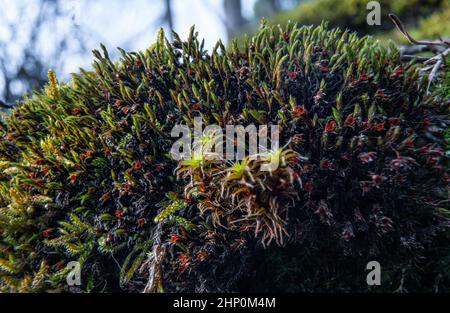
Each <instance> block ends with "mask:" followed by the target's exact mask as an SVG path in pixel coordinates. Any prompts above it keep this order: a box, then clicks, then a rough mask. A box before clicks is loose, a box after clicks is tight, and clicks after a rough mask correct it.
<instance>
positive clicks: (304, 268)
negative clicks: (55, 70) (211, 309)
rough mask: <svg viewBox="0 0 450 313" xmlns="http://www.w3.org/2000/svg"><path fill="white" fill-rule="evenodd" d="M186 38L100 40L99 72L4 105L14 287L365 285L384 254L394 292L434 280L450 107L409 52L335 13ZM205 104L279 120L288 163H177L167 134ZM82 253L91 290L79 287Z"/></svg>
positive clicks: (3, 186)
mask: <svg viewBox="0 0 450 313" xmlns="http://www.w3.org/2000/svg"><path fill="white" fill-rule="evenodd" d="M174 37H175V40H174V42H173V43H170V42H168V41H167V40H166V39H165V37H164V34H163V32H160V34H159V35H158V40H157V43H156V44H155V45H153V46H152V48H150V49H148V50H147V51H144V52H139V53H125V52H124V51H122V59H121V60H120V62H113V61H111V60H110V59H109V57H108V52H107V51H106V49H104V47H102V53H100V52H99V51H94V55H95V57H96V61H95V62H94V63H93V70H92V71H84V70H82V71H81V73H80V74H75V75H74V76H73V79H72V82H71V83H70V84H58V85H57V86H56V85H55V84H56V78H55V77H54V76H50V78H51V82H50V85H49V86H48V87H46V88H45V89H44V90H43V91H42V92H40V93H38V94H36V95H34V96H33V97H31V98H29V99H26V100H25V101H24V102H23V103H21V104H20V105H18V106H17V107H16V108H15V109H14V110H13V111H12V113H11V114H10V115H9V116H6V117H4V119H3V121H2V123H1V136H2V141H1V143H0V168H1V176H0V207H1V209H0V286H1V288H2V290H4V291H40V290H60V291H61V290H65V291H119V290H122V291H142V290H143V289H144V287H145V286H146V289H147V290H150V291H162V290H165V291H233V290H254V289H255V288H256V289H258V290H265V289H267V288H270V287H269V286H274V288H275V289H277V290H278V289H280V290H281V291H288V290H292V285H291V284H285V285H283V284H282V283H281V282H280V279H282V277H284V276H283V275H289V273H291V274H292V276H291V277H293V278H295V279H298V278H299V277H300V278H301V277H304V279H303V278H301V279H302V280H301V286H302V287H301V289H302V290H311V291H314V290H327V291H341V290H354V291H361V290H363V291H364V290H367V286H366V285H365V283H364V282H365V277H362V276H361V275H360V273H361V272H363V271H364V269H365V265H366V264H367V262H368V261H370V260H373V259H375V260H377V261H379V262H380V263H381V264H382V265H383V269H385V270H386V272H385V273H390V274H389V275H391V276H390V278H391V283H390V284H386V285H384V286H383V288H385V290H386V291H389V290H393V288H394V285H395V284H396V283H399V281H400V278H402V280H403V281H405V284H407V285H408V286H406V287H407V288H409V287H411V289H410V290H425V289H427V288H430V289H431V288H434V287H435V286H432V285H433V283H434V278H435V277H436V276H437V275H438V274H441V276H443V274H442V271H441V270H440V268H439V267H437V266H435V265H436V264H437V263H439V262H438V261H441V258H440V256H441V255H442V253H444V252H442V251H443V250H442V248H441V247H442V246H444V247H446V246H447V245H448V240H446V239H445V238H444V239H443V238H442V236H443V235H442V234H443V231H444V230H445V225H446V224H447V223H448V216H447V215H446V214H447V213H448V211H447V210H448V206H447V204H446V202H445V199H446V198H447V194H446V191H445V187H446V182H447V180H448V176H447V173H446V172H447V169H446V167H445V162H446V156H445V155H444V153H443V149H444V145H445V139H444V131H445V129H446V128H447V123H448V121H447V119H446V117H445V116H447V113H448V103H446V102H445V101H444V99H443V98H442V96H439V95H432V96H427V95H426V94H425V89H426V85H427V84H426V79H424V78H423V77H421V76H420V75H419V72H418V71H417V68H416V66H415V65H414V64H412V63H408V64H405V63H402V62H401V61H400V56H399V52H398V51H397V50H396V49H395V47H391V48H390V49H389V50H387V49H385V48H383V47H381V46H379V45H378V44H377V43H376V42H374V41H373V40H372V39H370V38H366V37H363V38H358V37H357V35H356V34H353V33H349V32H342V31H340V30H339V29H332V30H328V29H327V27H326V26H325V25H322V26H320V27H316V28H313V27H297V26H296V25H294V24H287V25H286V26H285V27H284V28H276V27H268V26H264V25H263V26H262V27H261V29H260V31H259V32H258V33H257V34H256V35H255V37H253V38H252V39H251V40H249V41H247V42H246V43H245V45H244V48H242V49H238V48H237V47H236V45H234V46H232V47H231V48H230V49H228V50H227V49H226V48H225V47H224V46H223V45H222V44H221V43H220V42H219V43H218V44H217V46H216V47H215V48H214V49H213V51H212V52H211V53H208V52H207V51H206V50H205V49H204V48H203V43H202V42H200V41H199V40H198V39H197V33H195V32H194V30H193V29H192V30H191V32H190V35H189V38H188V39H187V40H185V41H183V40H181V39H180V38H179V37H178V36H177V35H176V34H175V35H174ZM196 116H200V117H201V118H202V120H203V122H204V123H205V124H212V123H215V124H218V125H220V126H221V127H225V125H227V124H242V125H244V126H245V125H248V124H251V123H254V124H277V125H279V126H280V144H281V146H284V145H286V146H285V148H283V149H278V150H275V151H272V154H271V158H278V159H279V160H280V161H281V162H280V166H279V168H277V169H276V170H273V171H270V172H264V173H262V172H261V171H260V167H261V166H262V165H263V164H264V161H261V160H250V159H249V160H247V159H246V160H243V161H242V162H238V163H236V164H234V165H230V164H228V163H226V162H208V161H207V160H205V159H204V158H201V161H200V162H197V160H194V161H195V162H194V161H192V162H190V161H184V162H180V163H177V162H175V161H174V160H172V159H171V157H170V155H169V154H168V153H169V151H170V148H171V146H172V144H173V142H174V140H175V139H174V138H171V136H170V132H171V130H172V128H173V126H174V125H176V124H179V123H186V124H187V125H188V126H192V124H193V119H194V117H196ZM264 246H265V247H269V249H267V250H266V249H264V248H263V247H264ZM445 251H448V250H445ZM149 255H150V258H149ZM324 255H327V256H328V257H324ZM265 260H267V262H266V261H265ZM273 260H281V261H283V260H288V261H286V262H284V263H282V264H280V263H278V262H273ZM70 261H79V262H80V264H81V266H82V285H81V286H80V287H68V286H67V285H66V281H65V275H66V274H67V272H68V270H67V269H66V268H65V267H66V264H68V262H70ZM346 264H347V265H348V264H351V266H350V267H349V266H346ZM291 265H295V267H294V268H292V267H291ZM315 265H316V266H315ZM274 267H275V268H274ZM270 268H272V269H273V271H272V270H270ZM267 269H269V270H267ZM262 270H264V273H274V275H268V276H267V277H265V279H264V280H263V279H261V275H262V272H261V271H262ZM149 273H150V275H151V277H150V281H149V283H148V284H147V281H148V280H149V277H148V275H149ZM280 273H283V275H280ZM399 273H400V274H399ZM402 273H403V275H404V276H406V278H405V279H403V278H404V277H399V275H401V274H402ZM275 274H276V275H275ZM444 276H445V275H444ZM338 277H346V279H343V280H338V279H337V278H338ZM446 279H447V278H443V279H441V280H440V281H439V288H441V289H442V288H444V289H445V288H448V286H449V285H448V281H447V280H446ZM246 281H252V282H255V284H252V286H249V285H248V284H246V283H245V282H246ZM256 282H258V284H256ZM296 282H297V280H294V281H293V282H292V283H293V284H295V283H296ZM333 282H337V283H333ZM255 286H256V287H255ZM280 286H285V288H283V287H280ZM433 290H434V289H433Z"/></svg>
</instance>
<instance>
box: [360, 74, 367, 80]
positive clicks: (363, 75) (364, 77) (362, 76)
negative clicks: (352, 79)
mask: <svg viewBox="0 0 450 313" xmlns="http://www.w3.org/2000/svg"><path fill="white" fill-rule="evenodd" d="M359 80H360V81H367V80H369V76H368V75H367V74H361V76H359Z"/></svg>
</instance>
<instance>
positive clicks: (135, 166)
mask: <svg viewBox="0 0 450 313" xmlns="http://www.w3.org/2000/svg"><path fill="white" fill-rule="evenodd" d="M133 168H134V169H136V170H139V169H141V168H142V163H141V162H139V161H135V162H133Z"/></svg>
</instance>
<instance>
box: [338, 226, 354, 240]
mask: <svg viewBox="0 0 450 313" xmlns="http://www.w3.org/2000/svg"><path fill="white" fill-rule="evenodd" d="M341 236H342V239H344V240H345V241H349V240H350V238H351V237H353V236H354V235H353V231H352V230H351V228H349V227H346V228H345V229H344V230H343V231H342V234H341Z"/></svg>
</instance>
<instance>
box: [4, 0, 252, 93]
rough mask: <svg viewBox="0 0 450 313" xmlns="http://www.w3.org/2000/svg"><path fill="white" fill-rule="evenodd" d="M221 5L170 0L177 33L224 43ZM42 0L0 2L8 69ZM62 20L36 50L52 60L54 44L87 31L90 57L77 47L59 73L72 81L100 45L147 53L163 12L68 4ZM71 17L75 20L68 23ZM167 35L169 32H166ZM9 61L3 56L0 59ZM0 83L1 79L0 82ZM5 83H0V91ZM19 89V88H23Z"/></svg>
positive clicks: (159, 6) (248, 10) (117, 3)
mask: <svg viewBox="0 0 450 313" xmlns="http://www.w3.org/2000/svg"><path fill="white" fill-rule="evenodd" d="M222 2H223V0H172V7H173V15H174V18H173V20H174V28H175V30H176V31H177V32H178V33H179V34H180V36H181V37H182V38H183V37H186V36H187V33H188V31H189V28H190V26H192V25H195V26H196V29H197V30H198V32H199V34H200V37H202V38H205V43H206V47H207V48H208V49H209V48H211V47H212V46H214V44H215V43H216V41H217V40H218V39H219V38H222V40H224V39H225V38H226V32H225V27H224V25H223V23H222V22H221V19H223V10H222ZM39 3H40V2H39V0H0V41H3V42H6V43H7V45H6V50H7V54H6V55H7V56H6V57H7V58H8V59H11V62H10V63H9V64H8V66H15V61H14V60H15V59H17V60H20V55H21V53H22V45H24V44H26V40H27V38H28V36H27V35H26V34H27V33H28V32H29V31H30V27H29V26H30V25H27V23H26V21H29V20H33V18H34V17H35V16H36V12H37V8H38V5H39ZM64 3H65V7H64V10H65V11H66V13H68V14H66V16H65V17H64V18H61V19H58V20H56V21H53V24H52V26H51V27H48V28H47V30H46V33H44V34H41V35H42V36H41V37H42V38H43V39H42V40H40V41H39V43H38V45H37V46H36V50H37V51H38V52H39V54H41V55H42V56H43V59H44V60H45V59H49V58H50V59H51V58H52V55H53V56H54V55H58V56H59V57H61V55H59V54H58V52H57V51H54V49H53V48H54V47H53V45H52V42H55V40H54V39H56V38H60V37H61V36H64V35H65V34H67V33H70V32H71V30H73V27H77V28H78V31H80V32H83V33H84V34H85V35H84V38H85V40H84V43H85V46H86V49H87V50H88V51H87V53H79V52H77V49H76V46H77V42H74V41H69V45H73V47H74V48H73V49H71V50H72V52H71V53H68V54H67V55H64V56H63V58H64V64H63V66H62V67H61V68H59V69H55V70H56V71H57V74H58V76H59V77H62V78H68V75H67V74H69V73H71V72H77V71H78V68H79V67H84V68H89V67H90V63H91V60H92V57H91V55H90V53H89V51H90V50H92V49H94V48H98V47H99V43H100V42H102V43H104V44H105V45H106V47H107V48H108V50H110V51H111V55H112V56H113V57H115V56H117V55H118V53H114V51H115V50H116V49H115V48H116V47H118V46H120V47H122V48H124V49H125V50H128V51H137V50H143V49H146V48H147V47H149V46H150V45H151V44H152V43H153V42H154V41H155V38H156V34H157V31H158V28H159V27H160V26H161V23H160V21H159V22H158V20H159V19H160V17H161V16H162V13H163V9H164V1H163V0H127V1H123V0H65V2H64ZM254 3H255V0H243V1H242V6H243V13H244V15H247V16H251V14H252V10H253V5H254ZM70 16H72V17H73V18H70ZM8 24H9V25H11V24H13V25H15V27H16V28H15V30H16V32H17V33H16V34H12V33H11V29H10V28H9V27H8ZM167 31H168V29H167ZM0 57H5V55H3V56H0ZM0 80H1V78H0ZM1 85H2V82H1V81H0V88H1ZM19 87H20V86H18V88H19Z"/></svg>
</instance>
